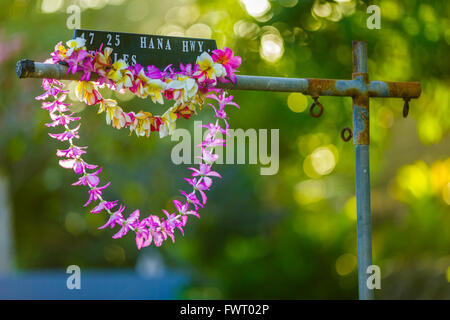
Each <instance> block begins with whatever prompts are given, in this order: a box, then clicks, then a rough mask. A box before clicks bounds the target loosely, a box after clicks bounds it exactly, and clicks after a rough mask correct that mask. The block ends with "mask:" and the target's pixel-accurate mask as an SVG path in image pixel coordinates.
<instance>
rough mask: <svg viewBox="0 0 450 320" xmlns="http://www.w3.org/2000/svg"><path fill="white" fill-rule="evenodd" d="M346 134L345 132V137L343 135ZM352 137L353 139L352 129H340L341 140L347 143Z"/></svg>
mask: <svg viewBox="0 0 450 320" xmlns="http://www.w3.org/2000/svg"><path fill="white" fill-rule="evenodd" d="M346 132H347V136H346V135H345V133H346ZM352 137H353V132H352V129H350V128H349V127H345V128H344V129H342V131H341V138H342V140H344V141H345V142H347V141H348V140H350V139H351V138H352Z"/></svg>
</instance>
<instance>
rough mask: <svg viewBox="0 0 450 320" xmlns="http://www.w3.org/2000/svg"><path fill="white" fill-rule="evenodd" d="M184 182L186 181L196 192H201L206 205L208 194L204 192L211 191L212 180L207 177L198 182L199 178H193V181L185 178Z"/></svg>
mask: <svg viewBox="0 0 450 320" xmlns="http://www.w3.org/2000/svg"><path fill="white" fill-rule="evenodd" d="M184 180H186V181H187V182H188V183H189V184H190V185H191V186H192V187H193V188H194V189H195V190H197V191H198V192H200V195H201V196H202V201H203V204H205V203H206V200H207V199H208V198H207V197H206V194H205V192H204V191H207V190H209V187H210V186H211V184H212V179H211V178H207V177H205V178H203V179H200V180H198V181H197V178H193V179H188V178H184Z"/></svg>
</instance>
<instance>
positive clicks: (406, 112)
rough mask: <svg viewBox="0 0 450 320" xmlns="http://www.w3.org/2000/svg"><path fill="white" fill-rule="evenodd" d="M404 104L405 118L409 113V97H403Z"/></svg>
mask: <svg viewBox="0 0 450 320" xmlns="http://www.w3.org/2000/svg"><path fill="white" fill-rule="evenodd" d="M403 100H404V101H405V104H404V105H403V118H406V117H407V116H408V113H409V100H410V98H403Z"/></svg>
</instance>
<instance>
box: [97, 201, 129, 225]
mask: <svg viewBox="0 0 450 320" xmlns="http://www.w3.org/2000/svg"><path fill="white" fill-rule="evenodd" d="M124 210H125V207H124V206H123V205H120V207H119V209H118V210H117V211H116V212H114V213H113V214H112V215H111V217H109V219H108V222H106V223H105V224H104V225H103V226H101V227H99V229H105V228H106V227H108V226H110V227H111V229H114V227H115V226H116V223H117V224H119V225H122V223H123V222H124V221H125V218H124V217H123V215H122V212H123V211H124Z"/></svg>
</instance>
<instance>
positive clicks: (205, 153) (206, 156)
mask: <svg viewBox="0 0 450 320" xmlns="http://www.w3.org/2000/svg"><path fill="white" fill-rule="evenodd" d="M197 158H199V159H202V160H203V161H205V162H206V163H213V162H215V161H217V159H219V155H218V154H215V153H212V151H209V150H208V149H206V148H202V155H201V156H200V157H197Z"/></svg>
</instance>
